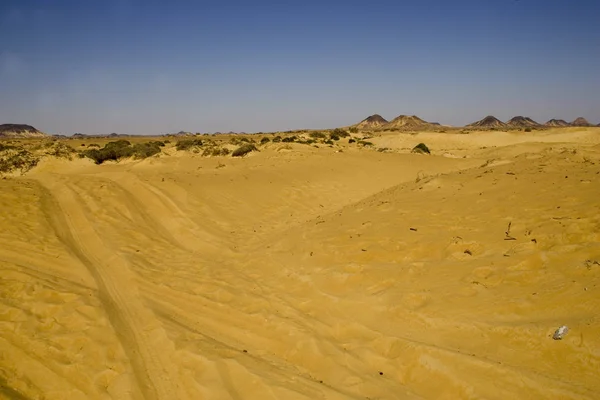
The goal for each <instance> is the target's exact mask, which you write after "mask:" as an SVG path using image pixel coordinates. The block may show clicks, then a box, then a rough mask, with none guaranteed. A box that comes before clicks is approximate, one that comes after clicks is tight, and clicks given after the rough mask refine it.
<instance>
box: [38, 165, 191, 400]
mask: <svg viewBox="0 0 600 400" xmlns="http://www.w3.org/2000/svg"><path fill="white" fill-rule="evenodd" d="M39 181H40V183H41V184H42V185H43V186H44V187H45V188H46V191H47V192H46V194H45V196H43V197H44V200H43V207H44V211H45V212H46V214H47V216H48V218H49V220H50V223H51V225H52V226H53V228H54V230H55V232H56V234H57V236H58V238H59V239H60V240H61V241H62V242H63V243H64V244H65V245H66V246H67V248H68V249H69V250H70V251H71V252H72V253H73V254H74V255H75V256H77V257H78V258H79V260H81V262H82V263H83V264H84V265H85V266H86V267H87V269H88V270H89V271H90V273H91V274H92V276H93V277H94V280H95V281H96V283H97V285H98V290H99V297H100V300H101V302H102V304H103V305H104V308H105V311H106V313H107V315H108V316H109V318H110V321H111V323H112V325H113V327H114V329H115V331H116V334H117V335H118V337H119V339H120V341H121V343H122V346H123V348H124V350H125V351H126V353H127V355H128V357H129V359H130V362H131V364H132V367H133V370H134V371H135V375H136V379H137V381H138V384H139V385H140V389H141V391H142V393H143V395H144V397H145V398H146V399H151V400H162V399H173V398H177V399H186V398H188V395H187V393H185V392H184V390H183V387H182V385H180V384H179V382H178V381H179V377H178V375H177V367H176V365H177V363H176V362H175V354H174V346H173V343H172V342H171V341H170V340H169V338H168V337H167V334H166V332H165V330H164V329H163V327H162V325H161V324H160V322H159V321H158V319H157V318H156V317H155V315H154V314H153V312H152V311H151V310H150V309H148V308H147V307H145V306H144V304H143V302H142V300H141V299H142V297H141V296H140V295H139V293H138V290H137V287H136V283H135V275H134V274H133V273H132V272H131V271H130V269H129V266H128V264H127V262H126V261H125V260H123V259H122V258H121V257H119V256H118V255H116V254H115V253H113V252H112V251H111V250H110V249H109V248H107V247H106V246H105V244H104V242H103V241H102V239H101V237H100V236H99V235H98V233H97V232H96V231H95V230H94V228H93V223H92V222H91V221H90V220H88V218H87V217H86V215H85V212H84V210H83V209H82V207H81V204H80V203H81V199H80V197H79V196H78V195H77V194H76V192H75V191H74V190H73V189H72V188H71V187H69V186H68V184H66V183H65V182H61V181H57V180H56V178H54V177H52V176H48V175H44V176H43V177H42V176H40V179H39Z"/></svg>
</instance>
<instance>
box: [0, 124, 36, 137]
mask: <svg viewBox="0 0 600 400" xmlns="http://www.w3.org/2000/svg"><path fill="white" fill-rule="evenodd" d="M46 136H47V135H46V134H45V133H43V132H40V131H38V130H37V129H35V128H34V127H33V126H31V125H23V124H3V125H0V137H14V138H34V137H46Z"/></svg>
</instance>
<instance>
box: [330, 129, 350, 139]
mask: <svg viewBox="0 0 600 400" xmlns="http://www.w3.org/2000/svg"><path fill="white" fill-rule="evenodd" d="M332 135H335V136H339V137H341V138H345V137H348V136H350V134H349V133H348V132H347V131H345V130H343V129H341V128H335V129H334V130H333V131H331V134H330V137H331V136H332Z"/></svg>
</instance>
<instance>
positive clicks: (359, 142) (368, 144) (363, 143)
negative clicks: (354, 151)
mask: <svg viewBox="0 0 600 400" xmlns="http://www.w3.org/2000/svg"><path fill="white" fill-rule="evenodd" d="M357 144H359V145H361V146H364V147H367V146H373V143H371V142H367V141H366V140H359V141H358V142H357Z"/></svg>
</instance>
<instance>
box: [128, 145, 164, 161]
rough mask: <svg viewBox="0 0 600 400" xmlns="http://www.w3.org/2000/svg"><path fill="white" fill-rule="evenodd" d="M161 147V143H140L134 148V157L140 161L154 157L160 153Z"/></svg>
mask: <svg viewBox="0 0 600 400" xmlns="http://www.w3.org/2000/svg"><path fill="white" fill-rule="evenodd" d="M163 146H164V144H163ZM160 147H161V146H160V143H157V142H148V143H138V144H136V145H135V146H133V148H132V150H133V152H132V153H133V157H134V158H135V159H138V160H142V159H144V158H148V157H152V156H153V155H156V154H158V153H160Z"/></svg>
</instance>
